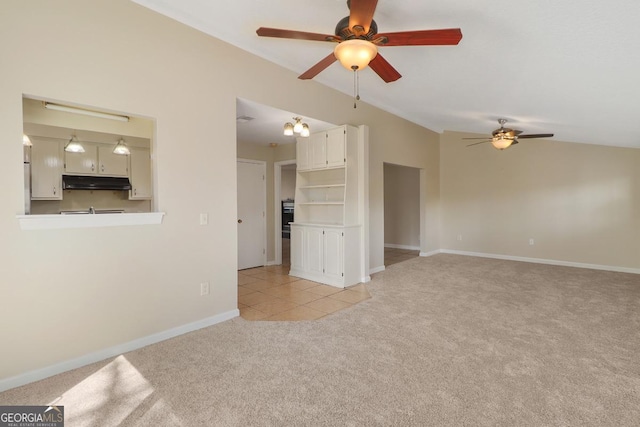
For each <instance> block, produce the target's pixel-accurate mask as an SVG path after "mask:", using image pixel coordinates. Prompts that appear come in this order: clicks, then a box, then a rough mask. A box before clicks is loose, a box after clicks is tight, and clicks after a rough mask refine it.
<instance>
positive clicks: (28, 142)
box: [22, 133, 33, 147]
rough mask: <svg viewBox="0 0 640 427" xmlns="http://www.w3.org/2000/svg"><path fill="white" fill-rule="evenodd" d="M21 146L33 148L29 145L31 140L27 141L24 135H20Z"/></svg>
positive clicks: (27, 138)
mask: <svg viewBox="0 0 640 427" xmlns="http://www.w3.org/2000/svg"><path fill="white" fill-rule="evenodd" d="M22 145H24V146H25V147H32V146H33V144H32V143H31V140H30V139H29V137H28V136H27V134H25V133H23V134H22Z"/></svg>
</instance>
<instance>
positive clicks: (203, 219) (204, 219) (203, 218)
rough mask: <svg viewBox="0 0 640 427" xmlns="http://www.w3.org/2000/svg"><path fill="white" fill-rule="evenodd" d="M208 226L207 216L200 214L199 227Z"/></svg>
mask: <svg viewBox="0 0 640 427" xmlns="http://www.w3.org/2000/svg"><path fill="white" fill-rule="evenodd" d="M208 224H209V214H206V213H201V214H200V225H208Z"/></svg>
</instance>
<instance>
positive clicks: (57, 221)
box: [16, 212, 165, 230]
mask: <svg viewBox="0 0 640 427" xmlns="http://www.w3.org/2000/svg"><path fill="white" fill-rule="evenodd" d="M164 214H165V213H164V212H146V213H119V214H99V215H90V214H87V215H16V218H17V219H18V222H19V224H20V229H21V230H56V229H62V228H91V227H117V226H121V225H148V224H152V225H157V224H161V223H162V217H163V216H164Z"/></svg>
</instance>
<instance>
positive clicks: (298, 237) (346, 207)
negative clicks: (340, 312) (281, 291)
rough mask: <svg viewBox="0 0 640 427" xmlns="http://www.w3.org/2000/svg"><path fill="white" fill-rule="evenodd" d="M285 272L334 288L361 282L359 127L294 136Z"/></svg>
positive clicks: (346, 127) (342, 127)
mask: <svg viewBox="0 0 640 427" xmlns="http://www.w3.org/2000/svg"><path fill="white" fill-rule="evenodd" d="M297 164H298V171H297V177H296V196H295V201H296V202H295V203H296V207H295V211H296V220H295V222H294V223H292V224H291V271H290V274H291V275H293V276H297V277H302V278H305V279H309V280H313V281H317V282H321V283H326V284H329V285H334V286H338V287H345V286H350V285H353V284H355V283H358V282H359V281H360V264H361V261H360V250H361V247H360V246H361V245H360V237H361V233H362V224H360V223H359V220H358V209H359V204H360V203H362V200H361V197H359V195H358V179H359V178H358V129H357V128H355V127H353V126H349V125H343V126H340V127H338V128H335V129H331V130H328V131H326V132H320V133H315V134H312V135H311V136H310V137H309V138H299V139H298V142H297Z"/></svg>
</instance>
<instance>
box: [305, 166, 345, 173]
mask: <svg viewBox="0 0 640 427" xmlns="http://www.w3.org/2000/svg"><path fill="white" fill-rule="evenodd" d="M345 167H346V164H345V165H340V166H329V167H328V168H321V169H304V170H300V169H297V170H296V172H298V173H307V172H322V171H326V170H332V169H345Z"/></svg>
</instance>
